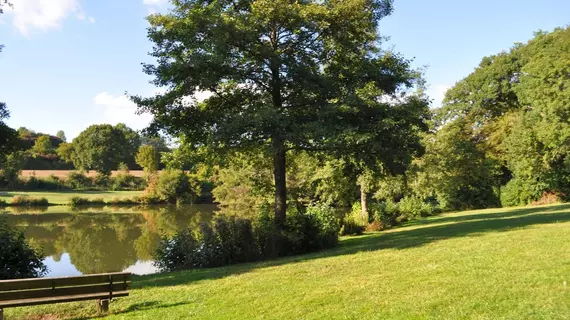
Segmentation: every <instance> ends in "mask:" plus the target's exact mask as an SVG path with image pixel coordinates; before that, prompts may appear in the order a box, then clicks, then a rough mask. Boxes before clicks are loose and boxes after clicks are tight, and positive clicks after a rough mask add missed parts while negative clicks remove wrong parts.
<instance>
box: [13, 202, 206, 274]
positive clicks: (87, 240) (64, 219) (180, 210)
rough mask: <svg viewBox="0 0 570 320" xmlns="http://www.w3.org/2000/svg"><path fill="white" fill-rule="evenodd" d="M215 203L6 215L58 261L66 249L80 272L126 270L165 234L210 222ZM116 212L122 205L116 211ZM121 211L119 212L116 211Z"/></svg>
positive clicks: (150, 253)
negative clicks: (211, 204)
mask: <svg viewBox="0 0 570 320" xmlns="http://www.w3.org/2000/svg"><path fill="white" fill-rule="evenodd" d="M214 209H215V207H213V206H181V207H175V206H154V207H148V208H140V207H139V208H132V209H127V210H128V211H126V210H125V209H120V210H122V211H121V212H124V213H116V214H115V213H111V212H113V211H112V208H111V210H110V209H109V208H105V211H102V212H95V211H94V210H93V209H90V210H89V211H88V212H87V213H82V212H76V213H73V214H69V213H41V214H14V215H10V214H8V215H7V218H8V223H9V224H11V225H13V226H18V227H20V228H22V229H23V230H24V232H25V235H26V238H27V239H29V240H30V241H31V242H32V243H33V244H34V245H36V246H39V247H41V248H42V249H43V250H44V253H45V254H46V256H52V257H53V259H54V260H55V261H59V260H60V259H61V255H62V254H63V253H64V252H67V253H69V255H70V259H71V263H73V264H74V265H75V267H76V268H77V270H79V271H80V272H82V273H85V274H87V273H104V272H115V271H122V270H124V269H126V268H127V267H129V266H131V265H133V264H134V263H135V262H136V261H137V260H145V261H148V260H152V257H153V254H154V252H155V250H156V247H157V246H158V243H159V241H160V236H161V235H171V234H173V233H175V232H176V231H177V230H180V229H183V228H197V227H198V226H199V224H200V222H203V221H210V220H211V217H212V215H213V212H214ZM117 210H118V209H117ZM118 211H119V210H118Z"/></svg>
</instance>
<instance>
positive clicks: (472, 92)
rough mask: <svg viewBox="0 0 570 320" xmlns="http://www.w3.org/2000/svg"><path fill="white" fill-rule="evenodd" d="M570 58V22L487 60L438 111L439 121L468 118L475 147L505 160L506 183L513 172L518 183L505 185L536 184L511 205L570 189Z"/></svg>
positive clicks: (443, 122) (454, 90) (566, 192)
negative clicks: (547, 193) (527, 195)
mask: <svg viewBox="0 0 570 320" xmlns="http://www.w3.org/2000/svg"><path fill="white" fill-rule="evenodd" d="M569 59H570V28H564V29H563V28H558V29H556V30H554V31H553V32H537V33H536V34H535V37H534V38H533V39H531V40H530V41H529V42H528V43H525V44H521V43H517V44H515V45H514V46H513V47H512V48H511V49H510V50H509V51H507V52H502V53H500V54H497V55H492V56H489V57H485V58H483V60H482V61H481V63H480V65H479V67H478V68H476V69H475V71H474V72H473V73H471V74H470V75H468V76H467V77H466V78H464V79H463V80H461V81H459V82H458V83H457V84H456V85H455V86H454V87H453V88H452V89H450V90H449V91H448V92H447V94H446V96H445V99H444V106H443V108H441V109H440V110H439V112H438V114H439V118H440V120H441V122H440V124H441V125H444V124H449V123H452V122H453V120H454V119H458V118H464V121H466V122H467V123H466V124H467V125H468V126H469V127H471V128H472V129H473V130H472V134H471V138H470V139H471V140H473V141H474V142H475V143H476V144H477V148H479V149H481V150H483V151H484V152H485V153H486V156H487V157H490V158H494V159H495V160H497V161H498V163H500V164H501V165H502V167H501V169H502V172H499V173H501V178H502V180H503V181H502V182H503V184H504V183H506V181H508V179H509V178H511V175H512V177H513V178H514V179H513V180H512V181H511V182H509V184H510V185H511V187H512V186H517V187H516V188H515V187H512V188H510V187H509V188H507V190H521V189H524V190H532V192H528V193H527V194H529V195H530V196H529V197H524V200H522V201H521V203H513V202H511V201H508V202H507V204H525V203H526V202H530V201H532V200H536V199H537V198H538V197H540V196H541V195H542V192H549V193H559V194H565V195H568V194H570V178H568V177H570V147H569V146H570V125H569V123H570V104H569V101H570V64H568V61H569ZM514 192H515V193H520V192H519V191H514ZM509 198H513V197H512V196H509ZM514 198H518V199H523V198H521V197H519V196H515V197H514Z"/></svg>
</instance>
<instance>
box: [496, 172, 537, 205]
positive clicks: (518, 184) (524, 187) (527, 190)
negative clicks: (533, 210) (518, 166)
mask: <svg viewBox="0 0 570 320" xmlns="http://www.w3.org/2000/svg"><path fill="white" fill-rule="evenodd" d="M545 188H546V186H545V185H544V184H541V183H537V181H524V180H522V179H520V178H514V179H512V180H511V181H509V183H507V184H506V185H505V186H504V187H502V188H501V204H502V205H503V207H512V206H524V205H527V204H530V203H531V202H533V201H536V200H538V199H539V198H540V196H541V195H542V193H543V192H544V190H545Z"/></svg>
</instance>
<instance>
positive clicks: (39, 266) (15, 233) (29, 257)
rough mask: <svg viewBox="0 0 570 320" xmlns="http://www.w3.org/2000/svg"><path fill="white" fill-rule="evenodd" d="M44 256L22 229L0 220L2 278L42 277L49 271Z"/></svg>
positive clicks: (0, 273) (0, 270)
mask: <svg viewBox="0 0 570 320" xmlns="http://www.w3.org/2000/svg"><path fill="white" fill-rule="evenodd" d="M43 258H44V256H43V254H42V252H41V251H39V250H38V249H35V248H33V247H31V246H30V244H29V242H28V241H27V240H26V238H25V237H24V234H23V233H22V232H21V231H19V230H16V229H13V228H12V227H10V226H8V224H7V223H6V222H5V221H4V220H3V219H2V220H0V280H6V279H20V278H35V277H41V276H42V275H44V274H45V273H46V271H47V268H46V266H45V265H44V264H43V261H42V260H43Z"/></svg>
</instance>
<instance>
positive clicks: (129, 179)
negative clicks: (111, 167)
mask: <svg viewBox="0 0 570 320" xmlns="http://www.w3.org/2000/svg"><path fill="white" fill-rule="evenodd" d="M110 187H111V189H112V190H115V191H118V190H144V189H145V188H146V182H145V180H144V179H143V178H139V177H135V176H133V175H132V174H128V173H122V172H121V173H119V174H118V175H117V176H115V177H114V178H113V179H112V183H111V186H110Z"/></svg>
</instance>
